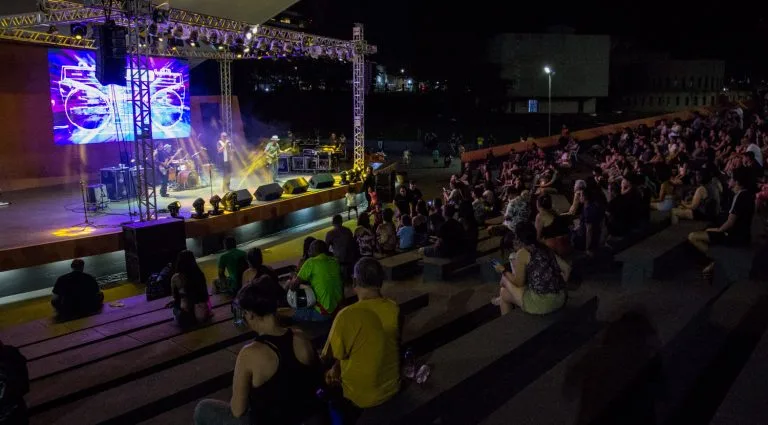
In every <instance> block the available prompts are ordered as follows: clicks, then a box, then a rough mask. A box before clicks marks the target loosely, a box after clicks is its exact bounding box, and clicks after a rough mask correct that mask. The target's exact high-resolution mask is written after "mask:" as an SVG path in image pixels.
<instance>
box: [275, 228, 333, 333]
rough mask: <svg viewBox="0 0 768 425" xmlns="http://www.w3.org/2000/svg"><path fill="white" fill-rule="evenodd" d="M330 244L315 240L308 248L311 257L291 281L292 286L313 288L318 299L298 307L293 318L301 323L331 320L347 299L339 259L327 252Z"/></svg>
mask: <svg viewBox="0 0 768 425" xmlns="http://www.w3.org/2000/svg"><path fill="white" fill-rule="evenodd" d="M328 254H329V252H328V245H327V244H326V243H325V242H323V241H321V240H316V241H314V242H312V245H310V247H309V258H307V260H306V261H304V264H302V266H301V269H299V273H298V274H297V275H296V277H295V278H294V279H293V281H292V282H291V283H290V284H289V286H290V287H291V288H293V289H295V288H297V287H310V288H312V291H313V292H314V293H315V299H316V300H317V301H316V303H315V306H314V307H306V308H300V309H297V310H296V312H295V313H294V314H293V319H294V320H297V321H302V322H324V321H327V320H330V319H331V318H332V317H333V314H334V313H335V312H336V309H337V307H338V306H339V303H340V302H341V300H342V299H343V298H344V284H343V281H342V278H341V270H340V268H339V263H338V262H337V261H336V259H335V258H334V257H332V256H330V255H328Z"/></svg>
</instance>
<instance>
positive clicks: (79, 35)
mask: <svg viewBox="0 0 768 425" xmlns="http://www.w3.org/2000/svg"><path fill="white" fill-rule="evenodd" d="M69 29H70V30H69V32H70V33H71V34H72V37H75V38H76V39H78V40H82V39H84V38H85V36H86V35H87V34H88V27H87V26H86V25H85V24H82V23H76V24H72V25H71V26H70V27H69Z"/></svg>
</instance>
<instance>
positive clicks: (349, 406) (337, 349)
mask: <svg viewBox="0 0 768 425" xmlns="http://www.w3.org/2000/svg"><path fill="white" fill-rule="evenodd" d="M353 278H354V289H355V293H356V294H357V297H358V302H357V303H355V304H353V305H350V306H349V307H346V308H344V309H342V310H341V311H340V312H339V314H338V315H337V316H336V319H335V320H334V321H333V326H332V327H331V332H330V334H329V336H328V341H327V342H326V344H325V348H324V349H323V353H322V358H323V360H324V361H326V362H327V363H333V366H332V367H331V369H330V370H329V371H328V372H327V374H326V382H327V383H328V384H329V385H330V386H337V387H338V386H341V389H342V392H343V395H344V397H343V398H342V399H341V400H339V401H332V402H331V411H332V414H333V415H334V416H335V417H336V418H338V419H339V420H340V422H341V423H343V424H345V425H346V424H354V423H355V422H356V421H357V419H358V418H359V417H360V414H361V413H362V410H363V409H366V408H369V407H374V406H378V405H380V404H382V403H384V402H385V401H387V400H389V399H390V398H392V397H393V396H394V395H395V394H396V393H397V392H398V391H399V390H400V348H399V346H400V308H399V307H398V305H397V303H395V302H394V301H392V300H390V299H387V298H384V297H383V296H382V295H381V286H382V284H383V283H384V269H383V268H382V266H381V264H380V263H379V262H378V261H377V260H376V259H374V258H362V259H360V260H359V261H358V262H357V263H356V264H355V267H354V273H353Z"/></svg>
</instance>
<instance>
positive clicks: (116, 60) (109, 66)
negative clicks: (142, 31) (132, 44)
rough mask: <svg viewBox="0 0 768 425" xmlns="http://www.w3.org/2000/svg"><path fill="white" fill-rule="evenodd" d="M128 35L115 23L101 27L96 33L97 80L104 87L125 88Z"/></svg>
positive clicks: (97, 28) (98, 27)
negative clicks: (115, 86) (113, 85)
mask: <svg viewBox="0 0 768 425" xmlns="http://www.w3.org/2000/svg"><path fill="white" fill-rule="evenodd" d="M127 35H128V33H127V30H126V29H125V28H124V27H118V26H117V25H115V23H114V22H108V23H106V24H104V25H99V26H97V27H96V29H95V31H94V36H95V39H96V45H97V46H98V48H97V49H96V79H97V80H98V81H99V83H101V84H102V85H104V86H107V85H110V84H115V85H118V86H124V85H125V83H126V81H125V74H126V67H127V62H126V58H127V54H128V48H127V42H126V37H127Z"/></svg>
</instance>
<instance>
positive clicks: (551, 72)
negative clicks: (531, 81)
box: [544, 66, 555, 136]
mask: <svg viewBox="0 0 768 425" xmlns="http://www.w3.org/2000/svg"><path fill="white" fill-rule="evenodd" d="M544 73H545V74H547V79H548V80H549V101H548V102H547V130H548V132H549V133H548V135H549V136H551V135H552V76H553V75H555V71H554V70H553V69H552V68H550V67H549V66H545V67H544Z"/></svg>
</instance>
